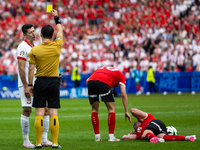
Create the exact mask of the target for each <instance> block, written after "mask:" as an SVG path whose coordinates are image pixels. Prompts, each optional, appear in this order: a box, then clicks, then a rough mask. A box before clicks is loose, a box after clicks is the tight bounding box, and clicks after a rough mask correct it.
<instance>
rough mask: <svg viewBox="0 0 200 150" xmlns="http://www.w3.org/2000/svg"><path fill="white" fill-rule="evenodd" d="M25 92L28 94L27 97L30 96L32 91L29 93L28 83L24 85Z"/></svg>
mask: <svg viewBox="0 0 200 150" xmlns="http://www.w3.org/2000/svg"><path fill="white" fill-rule="evenodd" d="M24 94H25V96H26V98H30V97H31V96H30V93H29V89H28V85H27V86H24Z"/></svg>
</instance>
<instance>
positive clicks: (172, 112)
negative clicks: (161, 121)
mask: <svg viewBox="0 0 200 150" xmlns="http://www.w3.org/2000/svg"><path fill="white" fill-rule="evenodd" d="M199 112H200V111H178V112H176V111H169V112H153V113H151V114H180V113H181V114H182V113H199ZM116 115H117V116H122V115H124V113H116ZM98 116H108V114H107V113H106V114H105V113H104V114H99V115H98ZM58 117H59V118H86V117H91V115H70V116H67V115H66V116H59V114H58ZM16 119H17V120H20V117H13V118H1V120H16ZM30 119H35V117H30Z"/></svg>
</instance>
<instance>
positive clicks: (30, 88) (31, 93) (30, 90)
mask: <svg viewBox="0 0 200 150" xmlns="http://www.w3.org/2000/svg"><path fill="white" fill-rule="evenodd" d="M28 89H29V93H30V95H31V96H33V86H29V87H28Z"/></svg>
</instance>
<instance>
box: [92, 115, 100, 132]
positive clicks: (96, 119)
mask: <svg viewBox="0 0 200 150" xmlns="http://www.w3.org/2000/svg"><path fill="white" fill-rule="evenodd" d="M91 120H92V125H93V129H94V133H95V134H99V117H98V113H96V112H92V114H91Z"/></svg>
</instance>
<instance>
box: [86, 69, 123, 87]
mask: <svg viewBox="0 0 200 150" xmlns="http://www.w3.org/2000/svg"><path fill="white" fill-rule="evenodd" d="M90 80H92V81H96V80H98V81H101V82H104V83H106V84H108V85H109V86H110V87H117V86H118V85H119V84H121V85H124V86H125V84H126V77H125V75H124V74H123V73H122V72H121V71H119V70H118V69H116V68H113V67H100V68H98V69H97V70H95V71H94V72H93V73H92V74H91V76H90V77H89V79H88V81H90Z"/></svg>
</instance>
